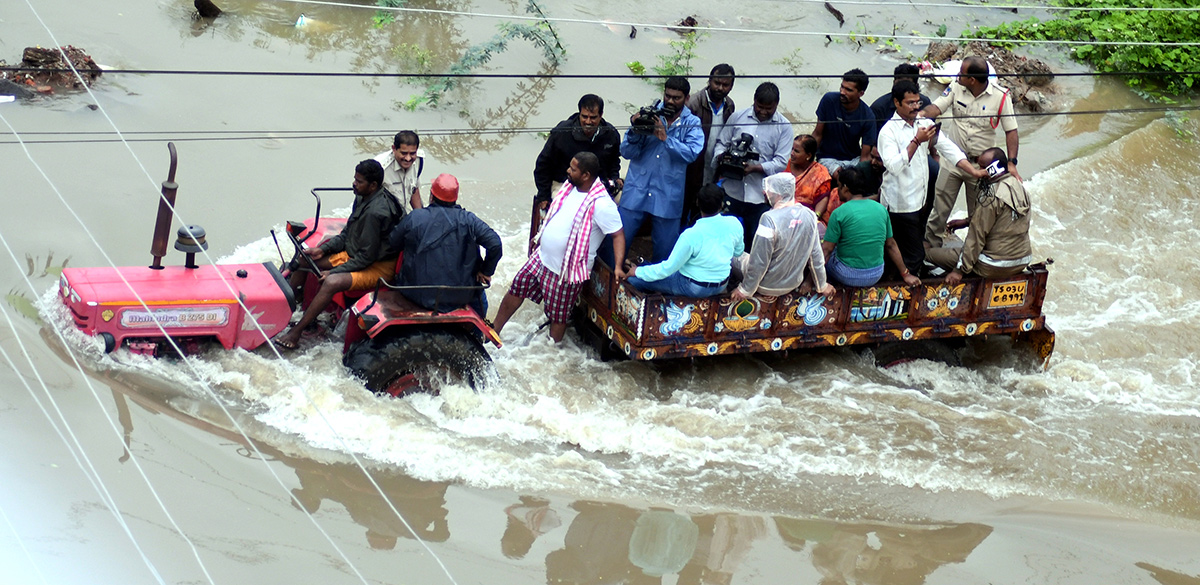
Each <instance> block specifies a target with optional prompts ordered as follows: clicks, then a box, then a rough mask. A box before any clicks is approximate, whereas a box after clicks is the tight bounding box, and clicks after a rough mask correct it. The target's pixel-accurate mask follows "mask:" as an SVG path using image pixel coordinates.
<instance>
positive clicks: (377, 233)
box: [275, 159, 404, 350]
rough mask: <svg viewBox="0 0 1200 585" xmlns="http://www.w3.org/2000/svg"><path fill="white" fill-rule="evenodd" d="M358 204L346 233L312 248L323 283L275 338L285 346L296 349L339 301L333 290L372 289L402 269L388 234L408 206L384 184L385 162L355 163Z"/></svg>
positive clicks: (298, 278) (296, 276)
mask: <svg viewBox="0 0 1200 585" xmlns="http://www.w3.org/2000/svg"><path fill="white" fill-rule="evenodd" d="M353 188H354V207H353V208H352V209H351V210H350V217H349V218H347V220H346V227H345V228H343V229H342V233H340V234H338V235H336V236H334V237H332V238H329V239H328V240H325V241H324V242H323V243H322V244H321V245H320V246H317V247H316V248H306V249H305V250H304V254H305V255H306V256H308V257H309V258H312V259H313V260H314V261H315V262H316V264H317V267H318V268H320V269H321V270H323V271H325V272H324V274H322V275H321V278H320V283H321V287H320V288H319V289H317V294H316V296H315V297H313V300H312V303H310V304H309V305H308V308H307V309H305V311H304V316H303V317H301V318H300V322H299V323H297V324H296V326H295V327H292V328H291V329H290V330H289V331H288V332H287V333H284V334H283V335H281V336H279V337H278V338H277V339H275V345H277V346H279V347H281V348H283V349H289V350H290V349H296V346H297V344H299V342H300V334H301V333H303V332H304V328H305V327H308V326H309V325H311V324H312V323H313V321H315V320H316V318H317V316H318V315H320V314H321V312H322V311H324V310H325V306H326V305H328V304H329V302H330V301H331V300H333V295H335V294H337V293H339V292H344V291H348V290H371V289H373V288H375V283H376V282H378V281H379V279H380V278H383V279H385V280H391V278H392V277H393V276H395V274H396V256H397V252H396V249H395V248H393V247H392V246H391V244H389V243H388V239H387V236H388V234H389V233H390V232H391V231H392V228H394V227H396V224H398V223H400V218H401V217H403V215H404V211H403V207H402V206H401V205H400V202H399V201H397V200H396V198H395V197H394V196H393V195H392V194H391V193H389V192H388V190H387V189H384V188H383V166H382V165H380V164H379V163H378V162H377V161H374V160H370V159H368V160H364V161H362V162H360V163H358V166H356V167H354V185H353ZM306 277H307V275H306V274H305V273H303V272H299V271H297V272H294V273H292V276H291V284H292V287H293V288H296V287H298V286H300V285H301V284H303V283H304V279H305V278H306Z"/></svg>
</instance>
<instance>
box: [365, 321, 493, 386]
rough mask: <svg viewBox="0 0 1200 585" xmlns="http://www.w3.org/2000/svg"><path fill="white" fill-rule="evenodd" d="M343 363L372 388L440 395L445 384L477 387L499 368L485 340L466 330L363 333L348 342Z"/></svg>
mask: <svg viewBox="0 0 1200 585" xmlns="http://www.w3.org/2000/svg"><path fill="white" fill-rule="evenodd" d="M342 363H343V364H345V365H346V367H347V368H350V372H351V373H353V374H354V375H355V376H358V377H359V378H362V379H363V381H365V382H366V386H367V389H368V390H370V391H372V392H374V393H376V394H389V395H391V396H396V397H401V396H404V395H406V394H411V393H414V392H429V393H432V394H435V395H436V394H437V393H438V392H439V391H440V390H441V388H442V387H443V386H445V385H447V384H466V385H468V386H470V387H471V388H473V389H475V390H479V389H480V388H482V387H483V385H484V384H485V383H486V382H487V380H488V378H489V377H490V376H492V375H494V372H495V366H493V365H492V358H491V357H490V356H488V354H487V351H486V350H484V349H483V345H482V344H481V343H480V342H479V341H478V340H476V339H475V337H474V336H472V335H470V334H468V333H466V332H463V331H446V330H437V331H434V330H425V329H416V330H407V331H404V332H401V333H398V334H394V335H385V336H379V337H376V338H374V339H364V340H362V341H359V342H357V343H355V344H354V345H353V346H351V347H350V350H349V351H347V352H346V356H345V358H343V360H342Z"/></svg>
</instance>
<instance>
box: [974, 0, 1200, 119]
mask: <svg viewBox="0 0 1200 585" xmlns="http://www.w3.org/2000/svg"><path fill="white" fill-rule="evenodd" d="M1055 4H1057V5H1059V6H1063V7H1078V8H1103V10H1074V11H1066V12H1065V14H1063V16H1060V17H1058V18H1055V19H1052V20H1046V21H1042V20H1038V19H1037V18H1030V19H1028V20H1022V21H1018V22H1010V23H1006V24H1001V25H998V26H991V27H983V28H980V29H979V30H978V31H975V32H974V33H971V34H969V35H965V36H973V37H976V38H980V39H985V40H988V39H1020V40H1060V41H1083V42H1084V43H1085V44H1079V45H1072V46H1071V48H1070V49H1069V51H1070V54H1071V56H1072V57H1074V58H1075V59H1077V60H1079V61H1083V62H1086V63H1090V64H1091V65H1092V66H1093V67H1095V68H1096V69H1097V70H1099V71H1104V72H1116V73H1130V75H1128V76H1126V77H1125V82H1126V83H1127V84H1129V86H1130V87H1133V88H1134V89H1135V90H1139V91H1142V92H1144V93H1145V94H1147V95H1149V96H1152V97H1160V98H1161V97H1163V95H1164V94H1171V95H1187V94H1192V93H1194V92H1195V91H1196V89H1197V82H1200V76H1197V75H1196V72H1198V71H1200V47H1196V46H1172V45H1169V44H1167V43H1193V42H1196V40H1197V39H1200V12H1196V11H1170V10H1128V9H1129V8H1167V9H1169V8H1187V9H1194V8H1195V7H1196V2H1195V0H1057V2H1055ZM1114 41H1115V42H1131V43H1133V44H1128V45H1112V44H1100V43H1110V42H1114ZM1091 43H1096V44H1091Z"/></svg>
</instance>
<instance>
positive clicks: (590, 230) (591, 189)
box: [495, 152, 625, 342]
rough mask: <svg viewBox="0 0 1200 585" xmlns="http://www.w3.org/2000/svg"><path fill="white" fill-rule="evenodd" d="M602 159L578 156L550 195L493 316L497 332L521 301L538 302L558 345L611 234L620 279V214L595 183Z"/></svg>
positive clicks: (622, 237) (622, 247)
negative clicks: (527, 249)
mask: <svg viewBox="0 0 1200 585" xmlns="http://www.w3.org/2000/svg"><path fill="white" fill-rule="evenodd" d="M599 174H600V159H599V158H597V157H596V155H594V154H592V153H590V152H580V153H579V154H576V155H575V158H572V159H571V166H569V167H568V168H567V183H566V184H565V185H563V186H562V188H561V189H559V190H558V192H557V193H555V194H554V198H553V199H552V200H551V202H550V209H549V210H548V211H547V213H546V219H545V221H544V222H543V223H542V229H541V231H539V232H538V235H537V236H536V237H535V238H534V244H533V250H532V251H531V252H530V255H529V260H528V261H526V262H525V265H524V266H522V267H521V269H520V270H518V271H517V275H516V276H514V277H513V281H512V285H510V286H509V289H508V293H507V294H505V295H504V300H503V301H501V303H500V309H499V310H497V311H496V324H495V330H496V333H500V331H501V330H502V329H504V325H505V324H506V323H508V320H509V319H510V318H511V317H512V316H513V313H516V312H517V309H518V308H520V307H521V303H523V302H524V301H525V299H529V300H531V301H533V302H535V303H542V310H543V311H544V312H545V313H546V317H547V318H549V319H550V338H551V339H553V340H554V341H555V342H559V341H562V338H563V335H564V334H566V332H567V319H568V318H570V316H571V311H572V310H573V309H574V308H575V304H576V303H577V302H579V293H580V292H581V291H582V290H583V284H584V283H585V282H587V280H588V278H589V277H590V276H591V273H592V263H593V262H595V260H596V251H597V250H599V248H600V243H601V241H603V240H604V236H605V234H610V235H612V241H613V248H614V253H615V254H616V264H615V266H616V268H615V269H614V271H615V272H616V273H617V276H618V277H622V276H624V273H623V272H622V270H621V268H620V267H621V265H622V263H623V261H624V259H625V232H624V231H623V230H622V229H621V214H620V212H618V211H617V204H616V203H613V200H612V197H609V196H608V191H607V190H605V188H604V184H603V183H602V182H601V181H600V180H599V178H598V177H599Z"/></svg>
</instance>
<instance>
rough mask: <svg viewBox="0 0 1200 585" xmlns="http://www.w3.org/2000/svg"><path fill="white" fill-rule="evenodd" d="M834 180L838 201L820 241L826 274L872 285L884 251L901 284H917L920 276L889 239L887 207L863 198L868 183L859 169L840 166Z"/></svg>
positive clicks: (878, 274)
mask: <svg viewBox="0 0 1200 585" xmlns="http://www.w3.org/2000/svg"><path fill="white" fill-rule="evenodd" d="M838 179H839V181H840V184H839V185H838V196H839V197H841V198H842V204H841V205H839V206H838V208H837V209H835V210H833V214H832V215H830V216H829V227H828V228H827V229H826V230H825V241H824V243H822V244H821V247H822V248H823V250H824V252H825V267H826V269H827V270H828V274H829V277H830V278H831V279H833V280H836V281H838V282H840V283H842V284H844V285H846V286H873V285H874V284H875V283H876V282H879V278H880V277H881V276H883V260H884V254H885V252H886V255H887V258H888V259H890V260H891V261H892V264H893V265H894V266H895V267H896V269H897V270H899V271H900V275H901V278H903V279H904V283H905V284H907V285H909V286H916V285H918V284H921V279H919V278H917V277H916V276H915V275H914V274H912V273H911V272H909V270H908V268H905V266H904V259H903V258H902V257H901V256H900V248H899V247H898V246H896V240H895V239H893V238H892V221H891V218H889V217H888V212H887V209H884V207H883V205H880V204H879V202H877V201H872V200H870V199H868V198H867V197H866V195H867V192H868V189H869V188H870V186H869V185H868V184H867V178H866V177H864V176H863V173H862V171H861V170H859V169H858V168H857V167H853V166H850V167H842V171H841V173H839V175H838Z"/></svg>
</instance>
